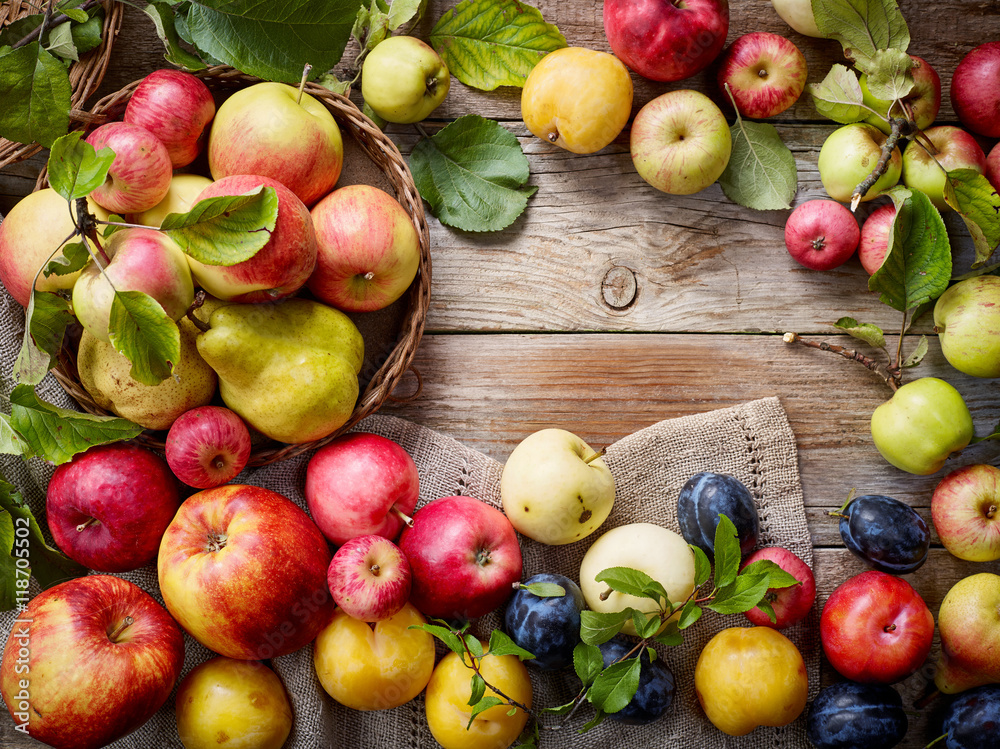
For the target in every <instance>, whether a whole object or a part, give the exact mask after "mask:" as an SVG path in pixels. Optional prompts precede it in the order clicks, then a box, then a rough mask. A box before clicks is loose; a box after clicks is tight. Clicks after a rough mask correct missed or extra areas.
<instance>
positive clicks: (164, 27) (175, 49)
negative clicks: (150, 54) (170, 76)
mask: <svg viewBox="0 0 1000 749" xmlns="http://www.w3.org/2000/svg"><path fill="white" fill-rule="evenodd" d="M142 12H143V13H145V14H146V15H147V16H149V19H150V20H151V21H152V22H153V28H155V29H156V35H157V36H158V37H160V41H161V42H163V48H164V53H163V58H164V59H165V60H166V61H167V62H169V63H171V64H173V65H177V66H178V67H181V68H186V69H187V70H203V69H204V68H205V67H206V65H205V63H204V62H202V60H201V58H199V57H198V56H197V55H193V54H191V53H190V52H189V51H188V50H186V49H184V47H182V46H181V40H180V37H179V36H178V34H177V27H176V26H175V24H174V11H173V8H171V6H170V3H169V2H159V1H157V2H152V3H146V4H145V5H144V6H143V8H142Z"/></svg>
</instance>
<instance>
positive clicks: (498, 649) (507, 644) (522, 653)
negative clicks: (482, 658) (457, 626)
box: [470, 629, 535, 661]
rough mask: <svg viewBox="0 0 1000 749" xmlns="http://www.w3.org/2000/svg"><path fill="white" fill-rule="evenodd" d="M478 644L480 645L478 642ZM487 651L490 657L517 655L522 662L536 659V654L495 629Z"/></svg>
mask: <svg viewBox="0 0 1000 749" xmlns="http://www.w3.org/2000/svg"><path fill="white" fill-rule="evenodd" d="M470 637H471V635H470ZM476 642H477V644H478V640H477V641H476ZM487 649H488V650H489V652H490V655H516V656H517V657H518V658H520V659H521V660H522V661H526V660H530V659H532V658H534V657H535V654H534V653H532V652H530V651H528V650H525V649H524V648H522V647H521V646H520V645H518V644H517V643H515V642H514V641H513V640H512V639H510V637H508V636H507V635H506V634H504V633H503V632H501V631H500V630H499V629H494V630H493V631H492V632H490V644H489V647H488V648H487ZM480 652H482V651H480Z"/></svg>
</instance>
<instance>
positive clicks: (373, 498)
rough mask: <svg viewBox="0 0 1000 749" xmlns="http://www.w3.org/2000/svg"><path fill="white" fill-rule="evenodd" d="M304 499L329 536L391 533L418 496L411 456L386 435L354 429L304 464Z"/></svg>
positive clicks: (337, 539) (343, 539) (342, 537)
mask: <svg viewBox="0 0 1000 749" xmlns="http://www.w3.org/2000/svg"><path fill="white" fill-rule="evenodd" d="M305 495H306V501H307V502H308V503H309V512H310V513H311V514H312V516H313V520H315V521H316V524H317V525H318V526H319V527H320V528H321V529H322V531H323V533H324V534H325V535H326V537H327V538H328V539H330V540H331V541H332V542H333V543H335V544H338V545H339V544H343V543H345V542H346V541H349V540H350V539H352V538H355V537H357V536H367V535H377V536H384V537H386V538H388V539H390V540H391V539H394V538H396V536H398V535H399V532H400V530H402V528H403V524H404V522H406V521H408V520H409V517H408V516H409V515H412V514H413V508H414V507H416V506H417V500H418V499H419V498H420V476H419V474H418V473H417V466H416V464H414V462H413V458H411V457H410V456H409V454H408V453H407V452H406V450H404V449H403V448H402V447H400V446H399V445H397V444H396V443H395V442H393V441H392V440H390V439H386V438H385V437H380V436H379V435H377V434H368V433H365V432H358V433H355V434H345V435H343V436H341V437H337V438H336V439H335V440H333V441H332V442H330V444H328V445H325V446H323V447H321V448H320V449H319V450H317V451H316V453H315V454H314V455H313V456H312V458H310V460H309V465H308V466H307V467H306V486H305Z"/></svg>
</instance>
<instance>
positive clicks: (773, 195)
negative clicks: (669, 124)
mask: <svg viewBox="0 0 1000 749" xmlns="http://www.w3.org/2000/svg"><path fill="white" fill-rule="evenodd" d="M729 132H730V137H731V138H732V140H733V150H732V155H730V157H729V163H728V164H727V165H726V169H725V171H724V172H722V176H720V177H719V185H720V186H721V187H722V192H724V193H725V194H726V197H727V198H729V199H730V200H732V201H733V202H734V203H738V204H740V205H742V206H744V207H746V208H753V209H755V210H758V211H780V210H784V209H786V208H790V207H791V203H792V198H794V197H795V193H796V191H797V190H798V186H799V182H798V173H797V172H796V169H795V157H794V156H792V152H791V151H789V150H788V146H786V145H785V144H784V142H783V141H782V140H781V136H780V135H778V131H777V130H775V129H774V126H773V125H767V124H764V123H762V122H744V121H743V118H742V117H740V115H739V112H737V113H736V122H735V123H733V126H732V127H731V128H730V131H729Z"/></svg>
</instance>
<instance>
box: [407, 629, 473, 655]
mask: <svg viewBox="0 0 1000 749" xmlns="http://www.w3.org/2000/svg"><path fill="white" fill-rule="evenodd" d="M407 629H422V630H424V632H427V633H429V634H431V635H433V636H434V637H436V638H438V639H439V640H440V641H441V642H443V643H444V644H445V645H446V646H447V647H448V649H449V650H451V651H452V652H453V653H457V654H458V655H465V645H463V644H462V638H460V637H459V636H458V635H457V634H455V632H453V631H452V630H451V629H449V628H448V627H443V626H441V625H440V624H411V625H410V626H409V627H407Z"/></svg>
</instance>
